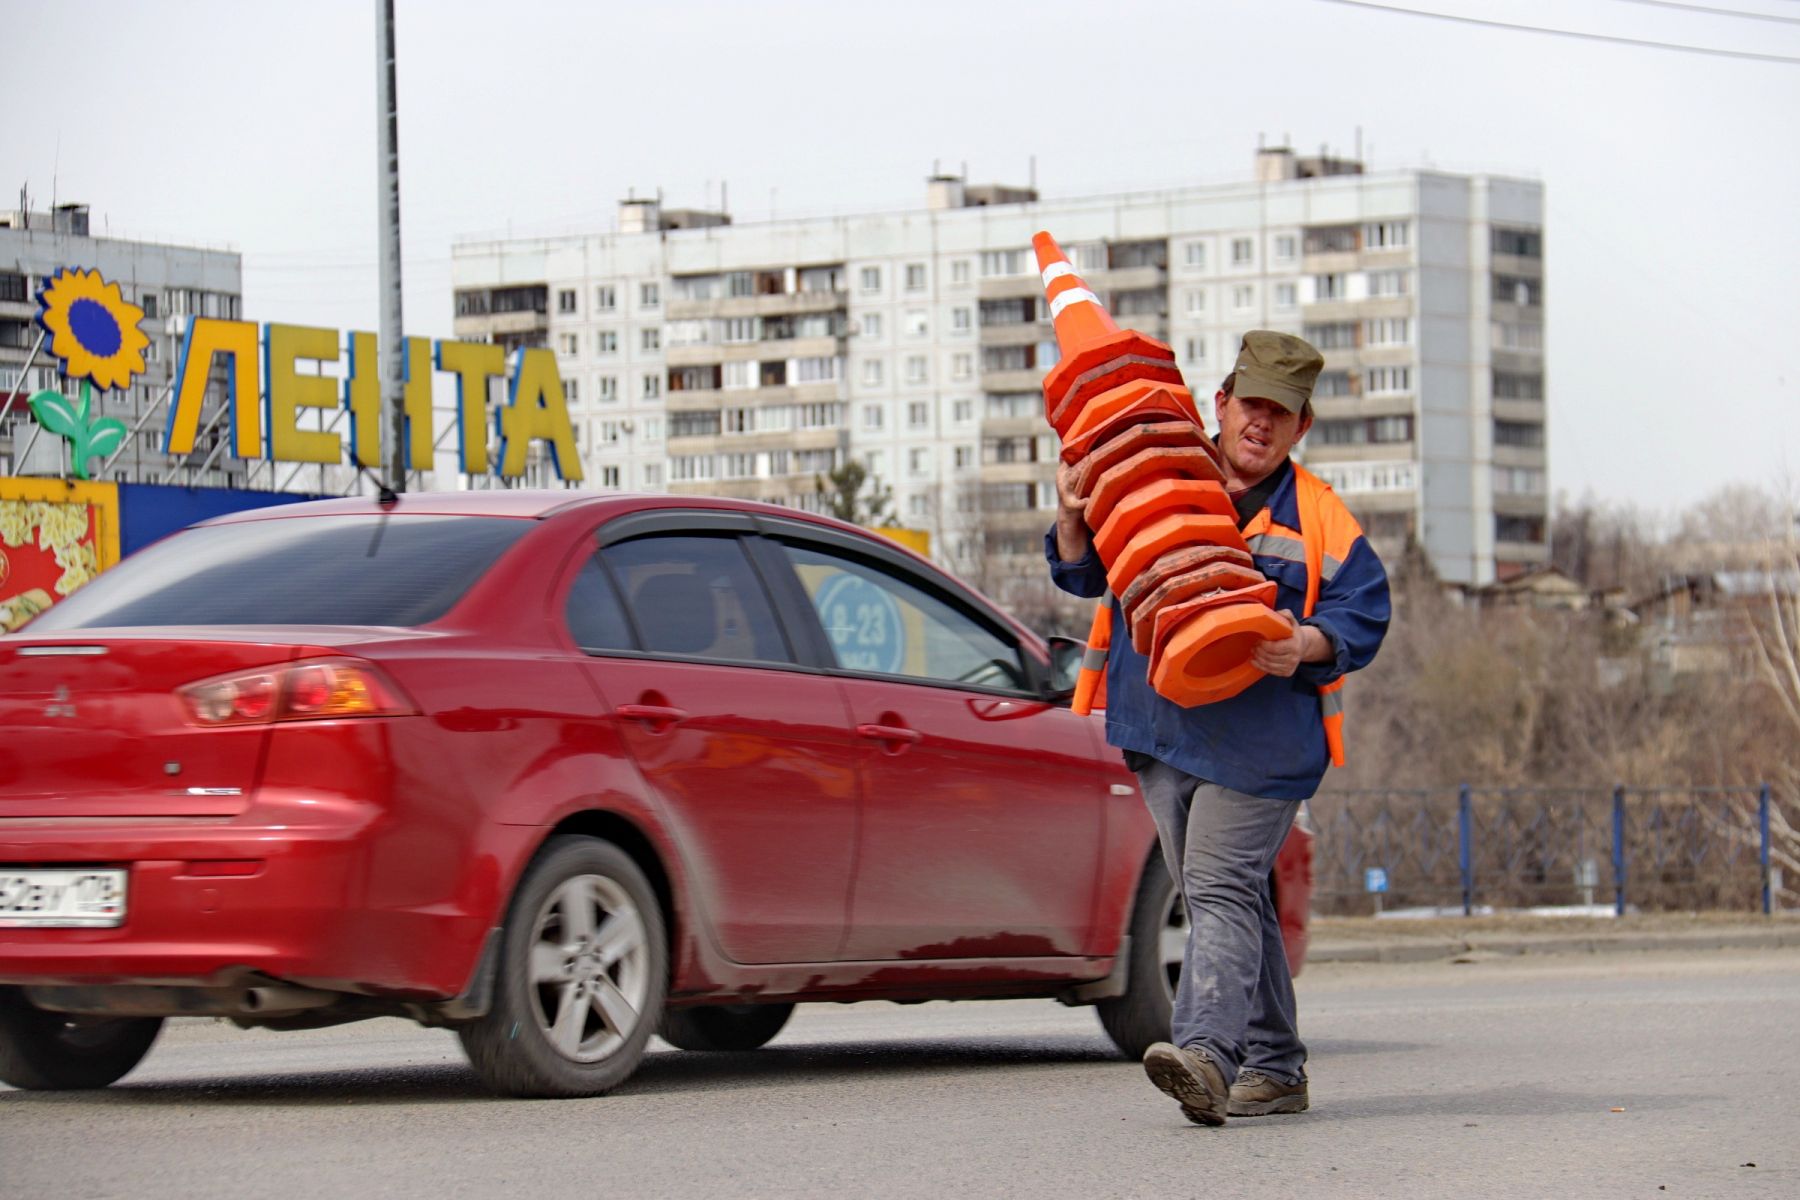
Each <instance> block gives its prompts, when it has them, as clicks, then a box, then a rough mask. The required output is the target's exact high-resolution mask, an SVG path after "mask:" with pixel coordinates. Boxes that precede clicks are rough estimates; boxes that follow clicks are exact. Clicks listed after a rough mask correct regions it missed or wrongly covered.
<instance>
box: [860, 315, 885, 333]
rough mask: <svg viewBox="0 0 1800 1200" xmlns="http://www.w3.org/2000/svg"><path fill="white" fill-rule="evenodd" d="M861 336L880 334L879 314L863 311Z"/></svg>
mask: <svg viewBox="0 0 1800 1200" xmlns="http://www.w3.org/2000/svg"><path fill="white" fill-rule="evenodd" d="M862 336H864V337H866V338H878V337H880V336H881V314H880V313H864V314H863V316H862Z"/></svg>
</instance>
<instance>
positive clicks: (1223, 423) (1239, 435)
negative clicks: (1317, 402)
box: [1213, 392, 1312, 487]
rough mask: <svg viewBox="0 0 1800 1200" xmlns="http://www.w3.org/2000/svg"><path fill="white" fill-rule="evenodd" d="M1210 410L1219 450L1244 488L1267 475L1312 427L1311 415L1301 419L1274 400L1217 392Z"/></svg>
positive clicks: (1260, 480) (1258, 481)
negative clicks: (1216, 422) (1216, 421)
mask: <svg viewBox="0 0 1800 1200" xmlns="http://www.w3.org/2000/svg"><path fill="white" fill-rule="evenodd" d="M1213 409H1214V412H1216V413H1217V414H1218V418H1219V450H1220V452H1221V453H1223V454H1224V455H1225V461H1226V463H1227V464H1229V466H1230V467H1231V470H1232V473H1233V474H1235V475H1236V476H1237V477H1238V478H1237V480H1236V481H1235V482H1237V483H1239V484H1240V485H1242V486H1244V487H1250V486H1252V485H1254V484H1257V483H1261V482H1262V481H1263V480H1264V479H1266V478H1268V476H1269V473H1270V472H1271V471H1273V470H1274V469H1275V468H1276V467H1279V466H1280V465H1281V463H1282V460H1283V459H1285V458H1286V457H1287V456H1288V452H1289V451H1291V450H1292V449H1293V448H1294V443H1296V442H1298V441H1299V440H1300V439H1301V438H1303V437H1305V436H1306V431H1307V430H1308V429H1309V428H1311V427H1312V421H1311V419H1310V418H1309V419H1308V420H1305V421H1302V420H1301V419H1300V417H1299V415H1298V414H1296V413H1291V412H1289V411H1288V410H1287V409H1285V408H1283V407H1281V405H1279V404H1277V403H1275V402H1274V401H1273V400H1261V399H1256V398H1253V397H1248V396H1233V395H1229V394H1227V393H1225V392H1219V393H1218V394H1217V395H1215V396H1214V397H1213Z"/></svg>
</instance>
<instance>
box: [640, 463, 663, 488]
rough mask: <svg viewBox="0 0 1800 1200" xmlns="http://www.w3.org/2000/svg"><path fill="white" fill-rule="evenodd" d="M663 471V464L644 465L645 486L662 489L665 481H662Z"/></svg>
mask: <svg viewBox="0 0 1800 1200" xmlns="http://www.w3.org/2000/svg"><path fill="white" fill-rule="evenodd" d="M662 471H663V469H662V464H661V463H645V464H644V486H645V487H647V488H659V487H661V486H662V481H663V480H662Z"/></svg>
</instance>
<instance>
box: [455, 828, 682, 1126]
mask: <svg viewBox="0 0 1800 1200" xmlns="http://www.w3.org/2000/svg"><path fill="white" fill-rule="evenodd" d="M498 972H499V974H498V978H497V979H496V980H495V982H494V1002H493V1006H492V1007H491V1008H490V1010H489V1011H488V1013H487V1014H486V1015H485V1016H483V1017H479V1018H477V1019H476V1020H474V1021H472V1022H470V1023H469V1024H467V1025H464V1026H462V1027H461V1028H459V1029H458V1030H457V1035H458V1036H459V1037H460V1038H461V1039H462V1044H463V1050H464V1052H465V1053H467V1054H468V1056H469V1061H470V1062H471V1063H472V1064H473V1065H474V1067H475V1071H476V1073H477V1074H479V1075H480V1076H481V1078H482V1080H483V1081H484V1082H486V1083H487V1085H488V1086H489V1087H491V1088H493V1089H494V1090H495V1091H497V1092H500V1093H503V1094H505V1095H509V1096H554V1097H566V1096H598V1095H601V1094H603V1093H605V1092H608V1091H610V1090H612V1089H613V1088H615V1087H617V1086H618V1085H619V1084H620V1083H623V1082H624V1081H625V1080H626V1079H627V1078H628V1077H629V1076H630V1075H631V1073H632V1071H634V1070H636V1069H637V1065H638V1063H639V1062H640V1061H641V1060H642V1059H643V1057H644V1046H645V1044H646V1043H647V1042H648V1041H649V1040H650V1035H651V1034H652V1033H654V1032H655V1031H656V1027H657V1025H658V1024H659V1023H660V1021H661V1017H662V1007H663V999H664V997H665V996H666V995H667V994H668V985H669V944H668V937H667V934H666V933H665V931H664V925H663V918H662V909H661V908H660V906H659V905H658V903H657V898H656V892H655V891H654V890H653V889H652V888H651V886H650V882H649V880H648V879H646V878H645V877H644V873H643V871H642V870H640V869H639V868H638V865H637V864H636V863H635V862H633V861H632V859H631V856H630V855H628V854H626V853H625V852H624V851H623V850H621V849H619V848H618V847H617V846H615V845H613V844H611V843H610V842H603V841H598V840H596V839H593V838H585V837H559V838H553V839H552V840H550V841H549V842H547V843H545V845H544V848H543V850H542V851H540V852H539V854H538V856H537V858H536V859H535V860H534V861H533V862H532V864H531V866H530V867H528V868H527V869H526V871H525V876H524V878H523V879H522V880H521V881H520V883H519V887H518V890H517V892H516V893H515V894H514V896H513V901H512V907H511V908H510V909H509V910H508V912H507V917H506V923H505V925H504V927H503V930H502V934H501V944H500V954H499V967H498Z"/></svg>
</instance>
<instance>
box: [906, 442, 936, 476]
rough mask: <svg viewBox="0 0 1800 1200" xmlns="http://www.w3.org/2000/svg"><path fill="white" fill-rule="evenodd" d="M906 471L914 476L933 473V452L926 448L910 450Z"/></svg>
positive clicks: (907, 455)
mask: <svg viewBox="0 0 1800 1200" xmlns="http://www.w3.org/2000/svg"><path fill="white" fill-rule="evenodd" d="M906 469H907V472H908V473H909V474H912V475H929V474H930V473H931V450H930V449H929V448H927V447H924V446H918V447H914V448H913V449H911V450H908V451H907V452H906Z"/></svg>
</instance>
